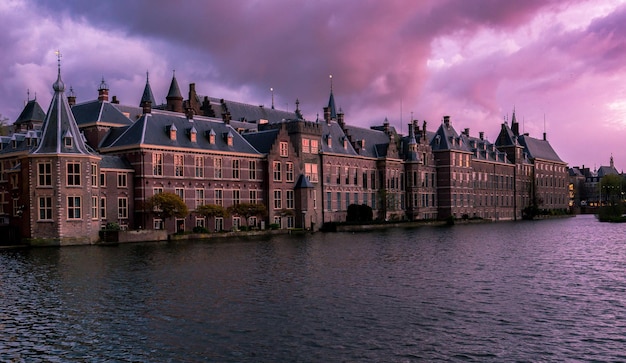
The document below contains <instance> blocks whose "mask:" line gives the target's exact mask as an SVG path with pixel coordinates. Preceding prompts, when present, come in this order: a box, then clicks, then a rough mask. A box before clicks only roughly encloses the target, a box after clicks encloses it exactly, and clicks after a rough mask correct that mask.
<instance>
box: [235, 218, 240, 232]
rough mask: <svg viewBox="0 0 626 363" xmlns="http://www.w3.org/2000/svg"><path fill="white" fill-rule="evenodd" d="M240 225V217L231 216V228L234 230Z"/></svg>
mask: <svg viewBox="0 0 626 363" xmlns="http://www.w3.org/2000/svg"><path fill="white" fill-rule="evenodd" d="M240 226H241V217H233V229H234V230H235V231H236V230H238V229H239V227H240Z"/></svg>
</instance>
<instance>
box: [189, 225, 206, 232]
mask: <svg viewBox="0 0 626 363" xmlns="http://www.w3.org/2000/svg"><path fill="white" fill-rule="evenodd" d="M193 233H209V230H208V229H206V228H205V227H201V226H195V227H193Z"/></svg>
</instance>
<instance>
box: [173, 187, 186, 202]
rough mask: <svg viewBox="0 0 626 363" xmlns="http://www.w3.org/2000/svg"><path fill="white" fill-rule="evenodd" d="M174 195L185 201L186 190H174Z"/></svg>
mask: <svg viewBox="0 0 626 363" xmlns="http://www.w3.org/2000/svg"><path fill="white" fill-rule="evenodd" d="M174 194H176V195H178V197H179V198H180V199H181V200H183V201H185V189H183V188H174Z"/></svg>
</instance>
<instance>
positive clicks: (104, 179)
mask: <svg viewBox="0 0 626 363" xmlns="http://www.w3.org/2000/svg"><path fill="white" fill-rule="evenodd" d="M100 186H101V187H106V186H107V176H106V174H105V173H100Z"/></svg>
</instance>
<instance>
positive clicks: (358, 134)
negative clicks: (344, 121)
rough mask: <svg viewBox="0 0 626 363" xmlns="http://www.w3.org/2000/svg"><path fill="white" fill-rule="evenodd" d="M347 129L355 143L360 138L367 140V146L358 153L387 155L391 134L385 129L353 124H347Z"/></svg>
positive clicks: (372, 155)
mask: <svg viewBox="0 0 626 363" xmlns="http://www.w3.org/2000/svg"><path fill="white" fill-rule="evenodd" d="M345 130H346V132H347V133H348V135H350V137H351V138H352V140H353V141H354V142H355V143H356V142H358V141H359V140H365V148H363V149H361V150H360V151H359V153H358V155H362V156H367V157H372V158H378V157H384V156H386V155H387V146H388V145H389V136H387V134H385V132H384V131H380V130H376V129H372V128H369V129H368V128H361V127H353V126H345Z"/></svg>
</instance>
